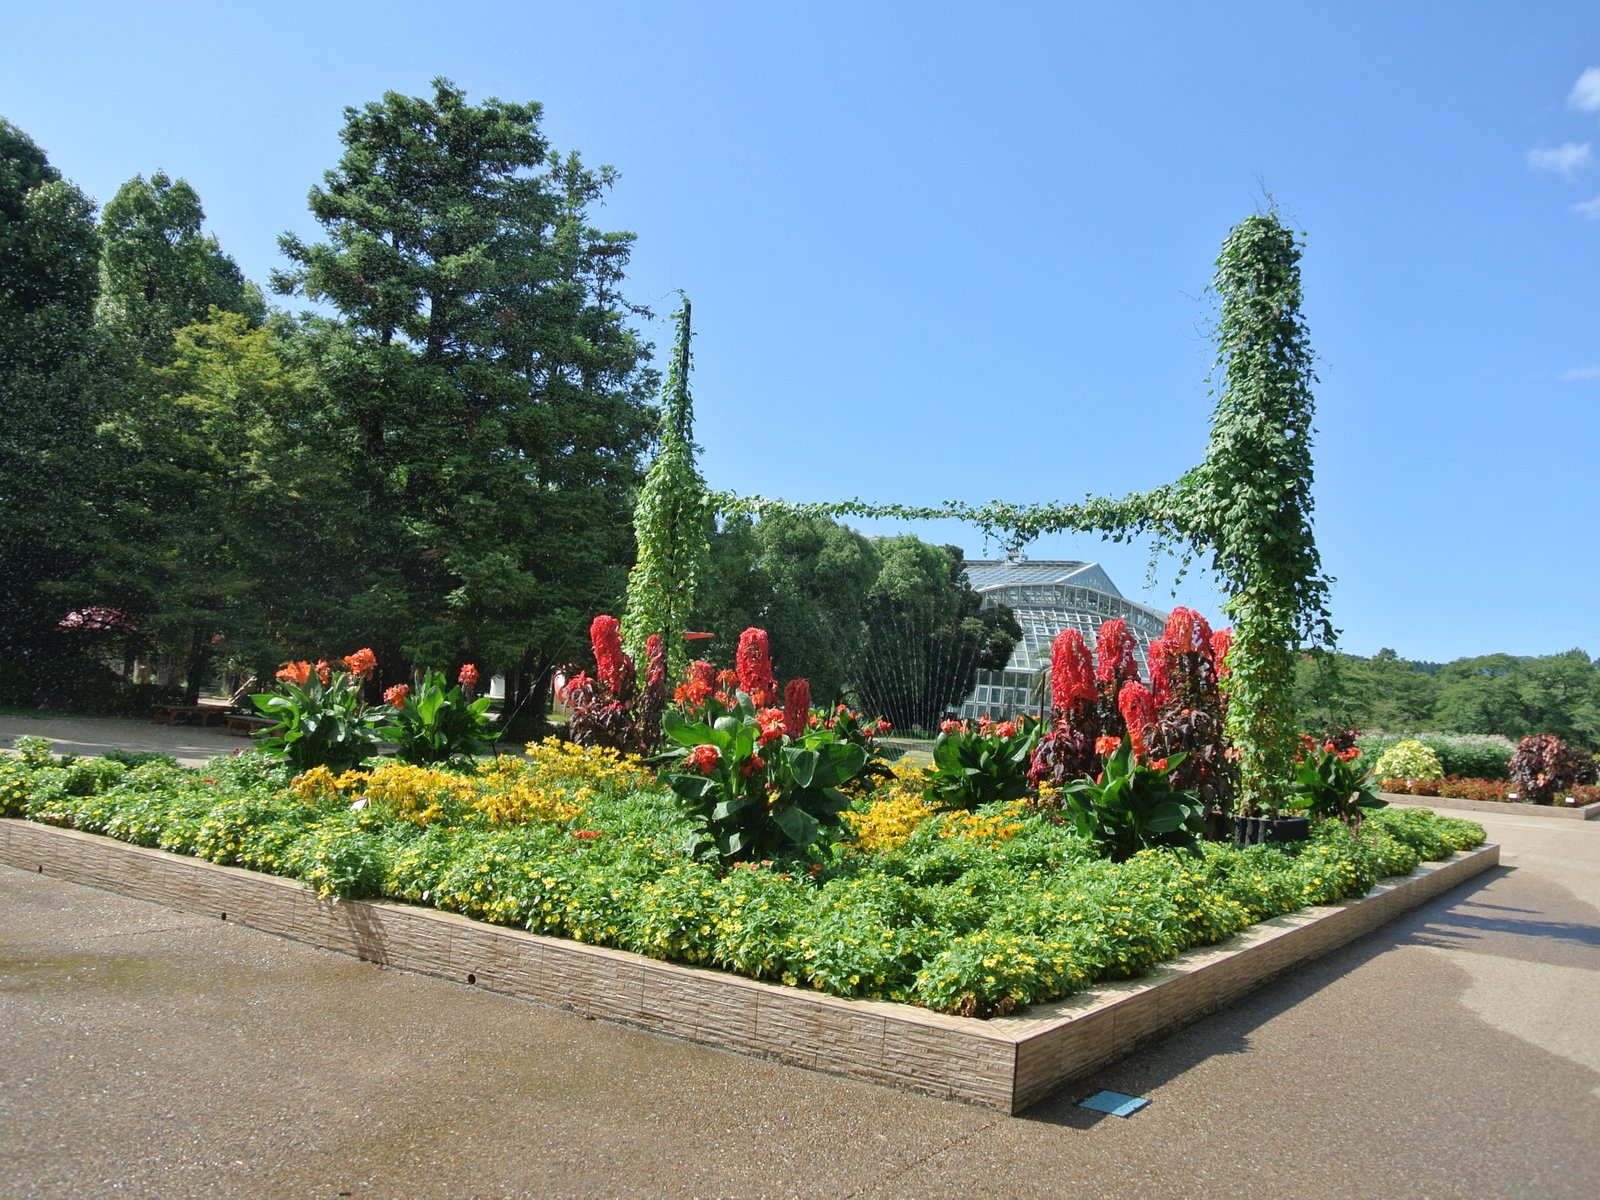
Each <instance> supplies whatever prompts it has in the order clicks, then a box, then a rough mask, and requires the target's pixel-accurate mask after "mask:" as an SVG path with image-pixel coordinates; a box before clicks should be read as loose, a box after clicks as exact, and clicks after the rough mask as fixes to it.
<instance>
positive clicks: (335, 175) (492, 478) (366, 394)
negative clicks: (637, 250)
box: [275, 79, 651, 692]
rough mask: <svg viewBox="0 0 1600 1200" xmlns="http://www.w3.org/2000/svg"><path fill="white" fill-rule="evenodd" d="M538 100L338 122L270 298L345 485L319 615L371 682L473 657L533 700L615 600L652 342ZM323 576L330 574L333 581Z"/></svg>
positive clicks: (399, 103)
mask: <svg viewBox="0 0 1600 1200" xmlns="http://www.w3.org/2000/svg"><path fill="white" fill-rule="evenodd" d="M539 117H540V108H539V106H538V105H537V104H512V103H505V102H502V101H500V100H497V99H490V100H488V101H486V102H484V103H483V104H481V105H472V104H469V103H467V100H466V97H465V94H464V93H463V92H462V91H461V90H460V89H458V88H456V87H455V86H454V85H453V84H451V83H450V82H449V81H447V80H443V79H440V80H435V82H434V94H433V96H432V97H431V98H421V97H410V96H402V95H398V94H396V93H392V92H391V93H388V94H386V95H385V96H384V98H383V99H382V100H381V101H380V102H377V103H371V104H367V105H365V106H364V107H362V108H360V109H347V110H346V112H345V118H346V121H345V128H344V130H343V132H342V134H341V137H342V140H343V142H344V145H345V151H344V154H343V155H342V157H341V158H340V161H339V164H338V166H337V167H336V168H334V169H333V170H332V171H329V172H328V173H327V175H326V176H325V178H324V181H323V184H322V186H320V187H316V188H313V189H312V192H311V210H312V213H313V215H315V216H316V218H317V220H318V221H319V222H320V223H321V225H322V226H323V229H324V231H325V234H326V240H325V241H322V242H318V243H314V244H307V243H305V242H302V241H301V240H300V239H299V238H296V237H294V236H293V235H285V236H284V238H283V239H282V241H281V246H282V248H283V251H284V253H285V254H286V255H287V257H288V258H289V260H290V264H291V265H290V267H289V269H288V270H286V271H283V272H280V273H278V274H277V275H276V276H275V285H276V286H277V287H278V288H279V290H281V291H284V292H286V293H297V294H300V295H303V296H306V297H308V298H310V299H313V300H317V301H320V302H323V303H325V304H327V305H330V306H331V307H332V308H333V309H334V310H335V311H336V312H337V314H338V316H337V319H334V320H327V319H318V318H308V319H307V320H306V321H305V323H304V330H305V333H306V336H307V337H308V339H309V341H308V345H310V346H311V347H312V348H313V353H314V355H315V361H316V364H317V374H318V376H319V379H320V381H321V387H322V388H323V394H322V397H321V398H320V401H319V402H320V403H321V404H323V405H325V406H326V409H327V411H329V412H330V413H332V414H336V416H337V419H338V421H339V423H340V424H341V426H342V428H343V429H344V430H345V431H346V436H345V438H344V440H343V441H342V442H337V441H336V442H335V443H334V446H333V450H332V452H334V453H337V454H340V455H342V456H343V465H344V467H345V469H346V470H347V472H348V474H349V478H350V479H351V481H352V484H353V486H354V487H355V489H356V491H357V493H358V494H359V495H360V496H361V497H362V502H361V506H360V511H359V512H357V513H354V514H352V521H353V522H354V524H355V526H356V529H357V535H358V540H359V543H360V544H361V545H362V547H363V548H364V554H363V555H362V556H361V559H360V561H359V564H356V565H358V566H359V568H360V573H361V578H360V580H359V581H356V582H355V583H354V585H353V587H352V588H351V590H350V591H349V592H348V593H346V594H344V595H341V596H340V597H339V605H340V608H341V609H342V610H343V612H344V613H345V614H346V617H347V619H348V620H349V621H351V622H352V623H356V624H359V626H360V628H361V630H362V632H360V633H357V634H356V636H358V637H363V638H370V639H371V640H372V641H373V643H374V645H375V647H376V648H377V649H378V650H379V659H380V662H382V663H384V664H385V665H386V666H388V667H390V668H391V669H393V668H395V667H397V666H401V665H403V661H404V660H405V659H411V660H420V661H424V662H429V663H450V662H453V661H460V660H461V659H463V658H467V657H471V658H474V659H479V660H482V661H484V662H486V663H487V664H491V665H493V666H494V667H496V668H498V669H501V670H506V671H508V673H510V674H511V676H512V683H513V691H514V692H515V691H518V690H526V689H528V688H536V687H537V686H539V685H541V684H543V683H544V682H545V681H547V680H548V677H549V674H550V672H551V670H552V668H553V667H554V666H555V665H556V664H557V663H558V662H560V661H562V660H563V659H565V658H576V657H577V656H578V652H579V651H580V649H581V647H582V645H583V632H584V630H585V629H586V628H587V620H588V616H589V615H591V614H592V613H593V612H594V611H596V610H597V609H599V608H602V607H611V606H614V605H615V604H616V603H617V602H618V601H619V600H620V599H621V596H622V593H623V585H624V581H625V572H626V569H627V566H628V563H629V560H630V558H631V554H632V539H631V537H630V532H629V522H628V514H629V511H630V509H631V502H632V496H633V491H634V489H635V488H636V487H637V485H638V482H639V474H638V456H639V453H640V451H641V450H642V449H643V446H644V444H645V442H646V439H647V437H648V434H649V431H650V411H649V407H648V403H647V397H648V389H649V386H650V383H651V379H650V377H649V374H648V372H647V371H646V370H645V362H646V359H647V354H648V349H647V347H646V346H644V345H643V344H642V343H640V342H639V341H638V340H637V339H636V338H635V337H634V336H633V334H632V333H631V332H630V331H629V330H628V328H627V325H626V321H627V318H628V317H629V316H630V315H633V314H634V313H636V312H639V311H642V310H636V309H633V308H630V307H629V306H628V305H627V304H626V303H625V302H624V301H623V300H622V299H621V298H620V296H619V295H618V292H617V285H618V283H619V281H620V279H621V272H622V269H623V267H624V266H625V265H626V262H627V257H628V251H629V248H630V246H631V244H632V235H629V234H618V233H602V232H600V231H599V230H596V229H594V228H592V227H591V226H590V225H589V224H588V223H587V211H588V208H589V206H590V205H591V204H593V203H596V202H597V201H598V200H599V199H600V198H601V197H602V196H603V194H604V192H605V190H606V189H607V188H608V187H609V186H610V185H611V183H612V181H613V179H614V175H613V173H612V172H611V171H609V170H608V169H602V170H600V171H598V172H592V171H589V170H587V169H586V168H584V167H583V165H582V163H581V162H580V161H579V160H578V158H577V157H576V156H575V155H567V156H565V157H563V156H560V155H557V154H555V153H553V152H552V151H551V149H550V147H549V145H548V144H547V142H546V141H545V139H544V137H543V136H542V134H541V133H540V130H539ZM337 582H338V581H330V586H332V585H334V584H335V583H337Z"/></svg>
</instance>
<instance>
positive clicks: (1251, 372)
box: [717, 212, 1334, 812]
mask: <svg viewBox="0 0 1600 1200" xmlns="http://www.w3.org/2000/svg"><path fill="white" fill-rule="evenodd" d="M1300 254H1301V243H1300V239H1299V238H1298V237H1297V236H1296V235H1295V234H1294V233H1293V232H1292V231H1290V230H1289V229H1286V228H1285V227H1284V226H1283V224H1282V223H1281V222H1280V221H1279V219H1278V216H1277V214H1276V213H1274V212H1266V213H1257V214H1255V215H1253V216H1251V217H1249V218H1247V219H1246V220H1244V221H1243V222H1241V223H1240V224H1239V225H1237V226H1235V227H1234V229H1233V230H1232V231H1231V232H1230V233H1229V234H1228V237H1227V240H1226V241H1224V242H1223V245H1222V252H1221V254H1220V255H1219V256H1218V258H1217V263H1216V274H1215V276H1214V278H1213V281H1212V290H1213V292H1214V294H1215V295H1216V298H1217V304H1218V319H1217V323H1216V335H1215V336H1216V345H1217V358H1216V363H1215V366H1214V368H1213V373H1212V380H1211V382H1212V385H1213V389H1214V394H1215V395H1216V397H1217V400H1216V406H1215V409H1214V412H1213V415H1212V423H1211V435H1210V440H1209V442H1208V444H1207V446H1206V454H1205V458H1204V460H1203V461H1202V462H1201V463H1200V465H1198V466H1196V467H1194V468H1192V469H1191V470H1189V471H1187V472H1185V474H1184V475H1183V476H1182V477H1181V478H1180V479H1178V480H1177V481H1176V482H1175V483H1171V484H1166V485H1163V486H1160V487H1156V488H1153V489H1151V490H1149V491H1145V492H1134V493H1130V494H1129V495H1126V496H1123V497H1121V498H1108V497H1093V496H1091V497H1086V498H1085V499H1084V500H1082V501H1080V502H1078V503H1075V504H1023V505H1019V504H1009V503H1006V502H1003V501H998V500H996V501H990V502H989V503H987V504H976V505H975V504H968V503H964V502H961V501H949V502H946V503H944V504H938V505H932V506H918V505H905V504H872V503H868V502H866V501H863V500H859V499H857V500H846V501H841V502H835V503H828V504H786V503H785V502H783V501H777V500H770V499H766V498H763V497H760V496H753V497H738V496H732V495H727V494H724V495H721V496H719V497H718V498H717V499H718V504H719V507H720V508H721V509H722V510H723V511H724V512H747V513H754V514H760V513H761V512H762V511H764V510H770V509H773V508H776V507H785V508H789V509H791V510H793V511H797V512H803V513H812V514H819V515H826V516H832V517H859V518H891V519H899V520H906V521H919V520H936V519H948V518H954V519H956V520H960V521H964V522H967V523H969V524H971V525H973V526H975V527H977V528H978V529H980V530H982V531H983V532H984V533H985V534H986V535H989V536H993V537H995V538H996V539H998V540H1000V541H1001V542H1002V543H1003V544H1004V545H1006V546H1007V547H1008V548H1009V549H1013V550H1017V549H1021V548H1022V547H1023V546H1026V545H1027V544H1028V543H1030V542H1032V541H1034V540H1036V539H1037V538H1040V537H1043V536H1044V535H1046V534H1050V533H1063V532H1073V533H1098V534H1101V535H1102V536H1104V537H1107V538H1110V539H1112V540H1114V541H1126V540H1130V539H1135V538H1137V539H1142V540H1149V541H1150V542H1152V543H1153V544H1154V545H1155V546H1156V547H1158V548H1162V549H1170V550H1173V551H1175V552H1177V553H1179V554H1180V555H1181V556H1182V557H1183V559H1184V561H1185V562H1187V561H1190V560H1192V559H1194V558H1200V559H1203V560H1207V561H1209V564H1210V566H1211V569H1212V572H1213V573H1214V574H1215V575H1216V577H1217V580H1218V582H1219V584H1220V585H1221V586H1222V588H1223V590H1224V593H1225V594H1226V597H1227V598H1226V600H1225V601H1224V603H1223V610H1224V611H1225V612H1226V613H1227V615H1228V617H1229V619H1230V620H1231V621H1232V622H1233V624H1234V641H1233V649H1232V651H1231V652H1230V654H1229V660H1228V661H1229V666H1230V668H1231V673H1230V675H1229V679H1228V687H1227V691H1228V698H1229V703H1228V718H1227V727H1228V734H1229V737H1230V739H1231V740H1232V742H1233V745H1234V748H1235V749H1236V750H1237V752H1238V754H1239V768H1240V793H1239V794H1240V804H1241V811H1246V812H1262V811H1267V812H1277V811H1280V810H1281V809H1282V808H1283V806H1284V803H1285V801H1286V800H1287V796H1288V789H1289V786H1290V778H1291V776H1292V773H1293V764H1294V754H1295V742H1296V734H1297V730H1296V726H1295V713H1294V706H1293V681H1294V655H1295V651H1296V648H1297V646H1298V645H1299V644H1300V643H1301V642H1311V643H1331V642H1332V641H1333V638H1334V631H1333V627H1332V623H1331V618H1330V615H1329V611H1328V586H1329V580H1328V578H1327V576H1326V575H1324V574H1323V572H1322V562H1321V556H1320V555H1319V554H1318V552H1317V546H1316V539H1315V536H1314V534H1313V532H1312V523H1311V514H1312V508H1313V502H1312V496H1311V484H1312V475H1313V470H1312V458H1311V433H1312V427H1311V421H1312V416H1313V413H1314V409H1315V405H1314V402H1313V399H1312V384H1313V383H1314V382H1315V380H1316V376H1315V374H1314V372H1313V370H1312V352H1311V343H1310V338H1309V336H1308V334H1307V330H1306V324H1305V320H1304V318H1303V317H1302V316H1301V312H1300V308H1301V299H1302V293H1301V281H1300Z"/></svg>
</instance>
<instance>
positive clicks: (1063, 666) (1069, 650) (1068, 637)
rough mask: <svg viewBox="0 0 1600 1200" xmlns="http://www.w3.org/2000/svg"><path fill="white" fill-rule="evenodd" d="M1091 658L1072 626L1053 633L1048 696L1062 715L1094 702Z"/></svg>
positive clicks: (1080, 636) (1081, 636)
mask: <svg viewBox="0 0 1600 1200" xmlns="http://www.w3.org/2000/svg"><path fill="white" fill-rule="evenodd" d="M1094 698H1095V687H1094V661H1093V659H1091V658H1090V657H1089V647H1088V644H1087V643H1085V642H1084V640H1083V635H1082V634H1081V633H1079V632H1078V631H1077V630H1076V629H1063V630H1062V631H1061V632H1060V633H1058V634H1056V640H1055V644H1054V646H1053V647H1052V649H1051V651H1050V699H1051V702H1052V703H1053V704H1054V705H1055V709H1056V712H1057V713H1059V714H1060V715H1061V716H1063V717H1067V716H1069V715H1070V714H1072V713H1075V712H1079V711H1081V709H1082V707H1083V706H1084V705H1092V704H1094Z"/></svg>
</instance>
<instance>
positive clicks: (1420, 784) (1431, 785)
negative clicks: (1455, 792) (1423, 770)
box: [1378, 779, 1444, 796]
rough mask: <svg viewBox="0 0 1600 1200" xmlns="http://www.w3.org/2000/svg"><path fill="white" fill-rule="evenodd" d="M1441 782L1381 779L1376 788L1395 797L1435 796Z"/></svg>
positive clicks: (1432, 780) (1438, 780)
mask: <svg viewBox="0 0 1600 1200" xmlns="http://www.w3.org/2000/svg"><path fill="white" fill-rule="evenodd" d="M1443 782H1444V781H1443V780H1442V779H1382V780H1379V782H1378V788H1379V790H1381V791H1385V792H1391V793H1393V794H1394V795H1396V796H1437V795H1438V794H1439V788H1440V786H1441V785H1442V784H1443Z"/></svg>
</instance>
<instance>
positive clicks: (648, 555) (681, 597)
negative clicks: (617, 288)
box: [622, 298, 771, 678]
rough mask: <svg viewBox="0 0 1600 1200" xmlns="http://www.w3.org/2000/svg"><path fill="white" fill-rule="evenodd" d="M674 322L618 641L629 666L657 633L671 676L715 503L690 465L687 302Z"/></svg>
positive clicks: (636, 512)
mask: <svg viewBox="0 0 1600 1200" xmlns="http://www.w3.org/2000/svg"><path fill="white" fill-rule="evenodd" d="M674 319H675V320H676V321H677V323H678V336H677V341H676V343H675V345H674V347H673V352H672V363H671V365H670V366H669V367H668V368H667V381H666V384H665V385H664V386H663V388H662V393H661V429H660V433H659V435H658V440H657V443H656V455H655V459H654V460H653V461H652V462H651V464H650V469H649V471H648V472H646V474H645V478H644V487H643V488H641V489H640V491H639V501H638V503H637V504H635V505H634V509H633V533H634V538H635V539H636V541H637V542H638V557H637V559H636V560H635V561H634V564H633V570H632V571H630V572H629V573H628V603H627V608H626V610H625V612H624V613H623V617H622V636H623V639H624V641H625V642H626V644H627V648H628V652H629V653H630V654H631V655H632V656H633V659H634V661H635V662H637V663H641V664H642V663H643V662H644V661H645V641H646V639H647V638H648V637H649V636H650V635H651V634H653V633H655V634H660V635H661V637H662V639H663V641H664V642H665V644H666V650H667V670H668V673H669V675H670V676H671V677H673V678H676V677H677V676H679V675H680V674H681V673H682V671H683V668H684V667H685V665H687V660H688V655H687V654H686V652H685V650H684V645H683V633H684V631H685V630H687V629H688V628H689V621H690V617H691V614H692V613H693V612H694V608H695V596H696V593H697V591H698V589H699V587H700V581H701V578H702V576H704V574H705V572H706V569H707V565H708V560H709V558H710V555H711V546H710V542H709V540H708V539H707V536H706V528H707V525H708V524H709V523H710V522H711V520H712V518H713V516H714V506H713V504H712V502H711V497H710V496H709V495H708V494H707V492H706V485H705V480H704V479H702V478H701V477H700V471H699V468H698V467H696V466H695V461H694V455H695V445H694V404H693V402H692V401H691V400H690V399H689V336H690V334H689V301H688V299H687V298H685V299H684V302H683V307H682V308H680V309H679V310H678V311H677V313H675V314H674ZM768 632H769V633H770V632H771V631H770V630H769V631H768Z"/></svg>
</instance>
